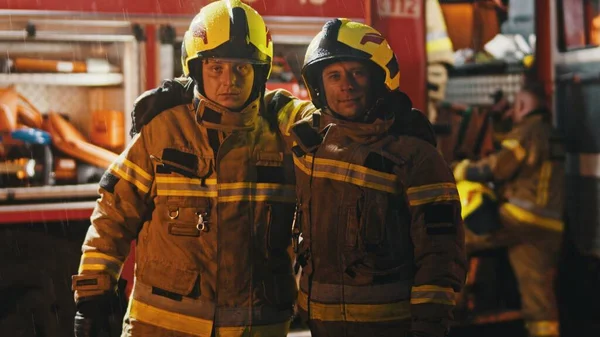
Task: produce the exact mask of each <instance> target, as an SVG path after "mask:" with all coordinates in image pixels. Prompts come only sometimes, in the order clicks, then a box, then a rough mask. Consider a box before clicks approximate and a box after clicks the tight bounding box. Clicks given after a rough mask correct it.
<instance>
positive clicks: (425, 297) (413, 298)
mask: <svg viewBox="0 0 600 337" xmlns="http://www.w3.org/2000/svg"><path fill="white" fill-rule="evenodd" d="M423 303H437V304H446V305H455V304H456V293H455V292H454V289H452V288H450V287H440V286H435V285H422V286H417V287H412V291H411V295H410V304H423Z"/></svg>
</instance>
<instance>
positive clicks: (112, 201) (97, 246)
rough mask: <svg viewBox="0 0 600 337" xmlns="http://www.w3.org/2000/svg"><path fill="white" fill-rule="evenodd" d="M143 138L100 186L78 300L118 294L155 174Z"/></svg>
mask: <svg viewBox="0 0 600 337" xmlns="http://www.w3.org/2000/svg"><path fill="white" fill-rule="evenodd" d="M145 140H146V137H145V136H144V133H143V132H142V133H139V134H137V135H136V136H135V137H134V138H133V139H132V141H131V142H130V143H129V145H128V146H127V149H126V150H125V151H124V152H123V153H122V154H121V155H120V156H119V157H118V158H117V160H116V161H115V162H114V163H112V164H111V166H110V167H109V168H108V170H107V171H106V172H105V173H104V175H103V176H102V179H101V180H100V184H99V185H100V187H99V195H100V198H99V199H98V200H97V202H96V207H95V208H94V211H93V213H92V216H91V225H90V227H89V229H88V231H87V234H86V237H85V239H84V242H83V246H82V252H83V255H82V257H81V261H80V265H79V272H78V275H76V276H74V277H73V288H74V290H75V298H76V299H80V298H83V297H88V296H94V295H100V294H102V293H105V292H107V291H111V290H112V289H114V286H115V285H116V282H117V280H118V279H119V276H120V274H121V268H122V266H123V262H124V261H125V258H126V257H127V255H128V254H129V249H130V244H131V241H132V240H134V239H135V238H136V236H137V233H138V232H139V230H140V228H141V225H142V223H143V221H144V219H145V217H146V213H147V211H148V210H149V209H150V206H149V205H150V204H151V198H150V194H151V193H150V191H151V189H152V186H153V181H154V170H153V166H152V162H151V161H150V156H149V153H148V151H147V149H146V141H145Z"/></svg>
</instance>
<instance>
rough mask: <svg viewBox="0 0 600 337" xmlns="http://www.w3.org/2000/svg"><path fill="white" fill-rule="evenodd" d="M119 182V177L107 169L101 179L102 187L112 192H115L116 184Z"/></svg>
mask: <svg viewBox="0 0 600 337" xmlns="http://www.w3.org/2000/svg"><path fill="white" fill-rule="evenodd" d="M118 182H119V177H117V176H115V175H114V174H112V173H110V171H106V172H104V174H103V175H102V178H101V179H100V187H102V188H103V189H105V190H107V191H108V192H110V193H115V185H117V183H118Z"/></svg>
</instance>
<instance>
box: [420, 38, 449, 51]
mask: <svg viewBox="0 0 600 337" xmlns="http://www.w3.org/2000/svg"><path fill="white" fill-rule="evenodd" d="M426 48H427V53H436V52H440V51H452V49H453V45H452V40H450V38H449V37H444V38H441V39H435V40H431V41H427V45H426Z"/></svg>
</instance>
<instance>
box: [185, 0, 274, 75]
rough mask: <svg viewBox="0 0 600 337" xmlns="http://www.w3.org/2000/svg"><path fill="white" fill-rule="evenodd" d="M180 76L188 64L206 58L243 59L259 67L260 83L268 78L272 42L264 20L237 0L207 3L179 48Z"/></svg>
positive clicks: (271, 58)
mask: <svg viewBox="0 0 600 337" xmlns="http://www.w3.org/2000/svg"><path fill="white" fill-rule="evenodd" d="M181 51H182V52H181V63H182V66H183V73H184V75H185V76H189V75H190V73H191V72H192V71H191V70H190V64H191V63H190V62H192V61H194V60H200V59H206V58H221V59H243V60H244V61H246V62H248V63H252V64H254V65H258V66H261V68H262V69H261V70H262V71H261V77H262V78H261V80H262V82H263V84H264V83H265V82H266V81H267V78H269V74H270V72H271V64H272V61H273V42H272V40H271V35H270V34H269V31H268V29H267V26H266V25H265V21H264V20H263V18H262V17H261V16H260V14H258V12H256V11H255V10H254V9H253V8H252V7H250V6H248V5H246V4H244V3H242V2H241V1H240V0H221V1H215V2H213V3H210V4H208V5H206V6H204V7H202V9H201V10H200V13H198V15H196V16H195V17H194V19H193V20H192V23H191V24H190V27H189V28H188V30H187V31H186V32H185V35H184V37H183V43H182V46H181Z"/></svg>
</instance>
